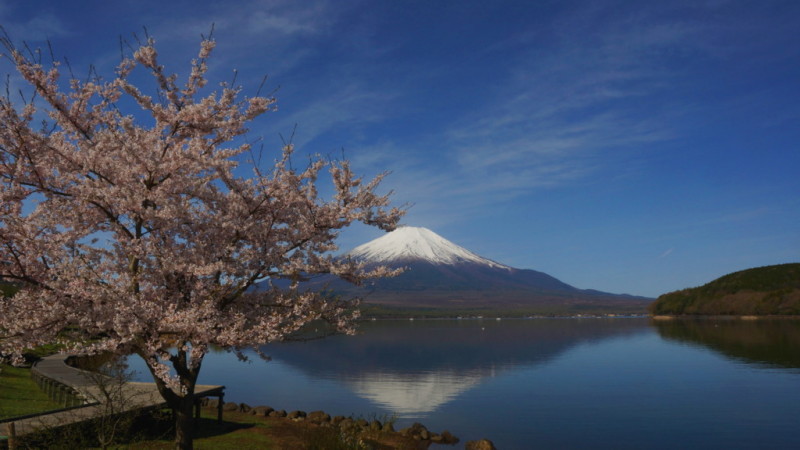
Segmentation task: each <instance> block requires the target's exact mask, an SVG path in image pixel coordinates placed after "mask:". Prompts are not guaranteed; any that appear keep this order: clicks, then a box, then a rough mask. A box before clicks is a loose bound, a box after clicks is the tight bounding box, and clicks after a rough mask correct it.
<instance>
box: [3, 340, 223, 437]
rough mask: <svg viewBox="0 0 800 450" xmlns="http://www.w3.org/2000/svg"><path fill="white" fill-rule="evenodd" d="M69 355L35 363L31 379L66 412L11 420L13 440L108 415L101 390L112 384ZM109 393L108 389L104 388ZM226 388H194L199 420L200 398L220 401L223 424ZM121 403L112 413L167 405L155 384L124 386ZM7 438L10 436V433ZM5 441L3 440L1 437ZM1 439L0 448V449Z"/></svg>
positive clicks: (56, 356) (206, 386)
mask: <svg viewBox="0 0 800 450" xmlns="http://www.w3.org/2000/svg"><path fill="white" fill-rule="evenodd" d="M68 357H69V355H52V356H48V357H45V358H43V359H42V360H40V361H39V362H37V363H36V364H35V365H34V366H33V368H32V370H31V376H32V377H33V379H34V380H35V381H36V382H37V383H38V384H39V386H40V387H41V388H42V390H44V391H45V392H46V393H47V394H48V395H49V396H50V398H51V399H52V400H54V401H56V402H58V403H60V404H62V405H64V406H65V409H63V410H59V411H55V412H50V413H44V414H38V415H33V416H26V417H24V418H19V419H17V420H13V425H12V426H11V427H13V429H14V432H15V434H16V436H23V435H25V434H28V433H32V432H35V431H37V430H46V429H53V428H58V427H61V426H65V425H69V424H74V423H78V422H82V421H85V420H89V419H93V418H96V417H101V416H103V415H106V414H109V412H110V411H112V409H111V408H110V406H112V405H108V404H104V403H103V398H104V397H105V396H104V395H103V394H102V388H101V386H103V385H105V386H107V387H111V383H114V380H113V379H111V378H109V377H103V376H102V375H99V374H97V373H95V372H89V371H85V370H80V369H77V368H75V367H72V366H69V365H67V364H66V359H67V358H68ZM117 383H119V382H117ZM107 389H108V388H107ZM224 390H225V386H214V385H197V386H196V388H195V397H196V399H197V403H196V408H195V411H196V412H195V414H196V415H197V416H198V417H199V413H200V399H201V398H202V397H219V402H218V408H217V418H218V420H220V421H221V420H222V404H223V396H224ZM120 392H121V395H120V397H121V399H120V400H116V402H117V403H119V404H118V405H113V406H114V411H115V413H126V412H132V411H137V410H145V409H159V408H164V407H166V406H167V405H166V402H165V401H164V399H163V398H162V397H161V394H159V393H158V389H157V388H156V385H155V383H139V382H124V383H123V384H122V386H121V389H120ZM8 423H10V421H6V423H4V424H0V436H2V435H7V433H6V430H7V429H9V430H10V428H9V427H8ZM9 434H10V433H9ZM3 437H6V436H3ZM2 440H3V439H2V437H0V446H1V445H2Z"/></svg>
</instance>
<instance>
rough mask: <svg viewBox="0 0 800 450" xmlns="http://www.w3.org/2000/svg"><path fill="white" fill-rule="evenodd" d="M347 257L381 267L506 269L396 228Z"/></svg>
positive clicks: (417, 230) (433, 237) (416, 230)
mask: <svg viewBox="0 0 800 450" xmlns="http://www.w3.org/2000/svg"><path fill="white" fill-rule="evenodd" d="M348 256H350V257H352V258H355V259H360V260H363V261H366V262H374V263H381V264H385V263H388V262H406V261H415V260H423V261H426V262H429V263H433V264H464V263H470V264H481V265H486V266H490V267H496V268H502V269H510V267H508V266H505V265H503V264H500V263H497V262H494V261H492V260H490V259H486V258H483V257H481V256H478V255H476V254H475V253H472V252H471V251H469V250H467V249H465V248H464V247H461V246H458V245H456V244H454V243H452V242H450V241H448V240H447V239H445V238H443V237H441V236H439V235H438V234H436V233H434V232H433V231H431V230H429V229H427V228H422V227H409V226H402V227H398V228H397V229H396V230H394V231H392V232H389V233H387V234H385V235H384V236H381V237H379V238H377V239H374V240H372V241H369V242H367V243H366V244H363V245H359V246H358V247H356V248H354V249H353V250H352V251H350V252H349V253H348Z"/></svg>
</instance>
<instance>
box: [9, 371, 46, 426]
mask: <svg viewBox="0 0 800 450" xmlns="http://www.w3.org/2000/svg"><path fill="white" fill-rule="evenodd" d="M60 407H61V406H60V405H58V404H57V403H55V402H51V401H50V399H48V398H47V396H46V395H45V393H44V392H42V390H41V389H39V386H37V385H36V383H34V382H33V380H32V379H31V370H30V369H23V368H19V367H12V366H7V365H2V366H0V420H2V419H7V418H9V417H17V416H24V415H26V414H35V413H39V412H43V411H49V410H52V409H58V408H60Z"/></svg>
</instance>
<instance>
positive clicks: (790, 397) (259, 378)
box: [131, 318, 800, 449]
mask: <svg viewBox="0 0 800 450" xmlns="http://www.w3.org/2000/svg"><path fill="white" fill-rule="evenodd" d="M360 330H361V332H360V334H359V335H357V336H334V337H329V338H325V339H321V340H314V341H307V342H290V343H282V344H273V345H269V346H265V347H263V350H264V352H266V353H267V354H269V355H270V356H271V357H272V358H273V359H272V361H270V362H264V361H262V360H260V359H258V357H255V356H254V357H253V361H252V362H250V363H242V362H238V360H237V359H236V357H235V356H234V355H231V354H228V353H212V354H210V355H208V356H207V357H206V361H205V363H204V365H203V370H202V374H201V379H200V380H199V382H200V383H205V384H224V385H225V386H226V396H225V399H226V401H236V402H245V403H248V404H250V405H253V406H255V405H269V406H272V407H273V408H276V409H286V410H287V411H289V410H294V409H300V410H305V411H312V410H318V409H322V410H325V411H326V412H328V413H330V414H331V415H345V416H348V415H351V414H352V415H355V416H362V417H365V418H370V417H378V418H380V417H382V416H392V415H394V416H396V417H397V423H396V428H402V427H405V426H408V425H410V424H411V423H412V422H415V421H419V422H421V423H423V424H424V425H426V426H427V427H428V428H429V429H430V430H432V431H436V432H441V431H443V430H445V429H447V430H450V431H451V432H452V433H453V434H454V435H456V436H458V437H459V438H460V439H461V443H460V444H459V445H458V446H456V448H463V443H464V442H465V441H466V440H472V439H479V438H484V437H485V438H488V439H491V440H492V441H493V442H494V443H495V444H496V445H497V447H498V448H499V449H529V448H609V449H612V448H613V449H623V448H631V449H633V448H636V449H641V448H726V449H729V448H772V449H778V448H785V449H789V448H792V449H796V448H800V433H798V428H797V427H798V422H797V421H798V418H800V321H794V320H774V321H773V320H757V321H740V320H696V321H691V320H671V321H651V320H650V319H634V318H617V319H503V320H495V319H481V320H478V319H463V320H415V321H409V320H393V321H388V320H387V321H383V320H379V321H370V322H364V323H363V324H362V325H361V327H360ZM131 363H132V366H133V368H134V369H135V370H137V371H138V372H139V376H140V379H141V380H147V372H146V369H143V366H142V365H141V364H139V362H138V361H131ZM441 448H446V447H441Z"/></svg>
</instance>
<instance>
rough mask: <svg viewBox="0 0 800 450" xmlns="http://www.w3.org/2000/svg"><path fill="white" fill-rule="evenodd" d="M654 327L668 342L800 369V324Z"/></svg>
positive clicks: (716, 322)
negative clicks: (676, 342)
mask: <svg viewBox="0 0 800 450" xmlns="http://www.w3.org/2000/svg"><path fill="white" fill-rule="evenodd" d="M653 323H654V325H655V327H656V330H658V333H659V335H660V336H661V337H662V338H664V339H668V340H672V341H678V342H682V343H687V344H691V345H696V346H702V347H706V348H709V349H712V350H715V351H717V352H719V353H720V354H722V355H725V356H727V357H729V358H732V359H735V360H738V361H743V362H746V363H749V364H760V365H766V366H772V367H784V368H793V369H798V368H800V320H792V319H758V320H737V319H703V318H700V319H676V320H664V321H662V320H656V321H654V322H653Z"/></svg>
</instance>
